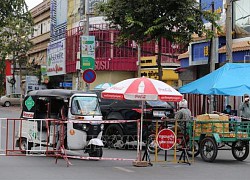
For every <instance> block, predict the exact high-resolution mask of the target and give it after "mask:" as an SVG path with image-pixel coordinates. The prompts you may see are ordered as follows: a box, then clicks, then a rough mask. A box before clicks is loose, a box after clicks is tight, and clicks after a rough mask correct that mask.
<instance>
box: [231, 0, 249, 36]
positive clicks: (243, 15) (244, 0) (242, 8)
mask: <svg viewBox="0 0 250 180" xmlns="http://www.w3.org/2000/svg"><path fill="white" fill-rule="evenodd" d="M234 13H235V25H236V26H237V27H239V28H242V30H243V31H244V30H245V31H247V32H249V34H248V36H250V3H249V0H240V1H235V2H234Z"/></svg>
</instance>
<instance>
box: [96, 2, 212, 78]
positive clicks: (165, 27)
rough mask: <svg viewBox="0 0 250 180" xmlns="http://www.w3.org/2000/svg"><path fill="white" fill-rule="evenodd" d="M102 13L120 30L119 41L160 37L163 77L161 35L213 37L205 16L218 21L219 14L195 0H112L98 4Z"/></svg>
mask: <svg viewBox="0 0 250 180" xmlns="http://www.w3.org/2000/svg"><path fill="white" fill-rule="evenodd" d="M97 9H98V10H99V14H102V15H104V16H106V20H107V21H109V22H110V24H111V26H112V27H114V28H117V29H119V30H120V32H121V34H120V41H122V42H124V41H126V40H128V39H130V40H134V41H136V42H137V43H138V44H141V43H142V42H145V41H150V40H156V41H158V46H159V52H158V60H157V64H158V72H159V80H161V78H162V68H161V41H159V40H160V39H161V38H166V39H168V40H169V41H170V42H173V43H188V42H190V40H191V38H192V35H193V34H194V33H196V34H198V35H199V36H202V35H203V34H204V33H206V35H207V36H208V38H210V37H211V36H213V35H214V33H213V32H212V31H211V30H209V29H206V28H205V26H204V24H203V19H202V18H204V19H206V20H208V21H210V22H211V23H212V24H213V25H214V26H217V25H216V20H217V16H216V15H215V14H213V13H212V12H209V11H202V10H200V7H199V4H198V3H197V2H196V0H167V1H166V0H136V1H135V0H109V1H108V2H107V3H100V4H98V5H97Z"/></svg>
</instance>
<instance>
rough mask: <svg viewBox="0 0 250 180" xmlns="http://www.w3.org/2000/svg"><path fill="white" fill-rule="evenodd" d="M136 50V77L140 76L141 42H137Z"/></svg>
mask: <svg viewBox="0 0 250 180" xmlns="http://www.w3.org/2000/svg"><path fill="white" fill-rule="evenodd" d="M137 51H138V60H137V66H138V69H137V71H138V78H140V77H141V43H139V42H137Z"/></svg>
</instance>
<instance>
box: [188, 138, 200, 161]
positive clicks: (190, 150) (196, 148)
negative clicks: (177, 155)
mask: <svg viewBox="0 0 250 180" xmlns="http://www.w3.org/2000/svg"><path fill="white" fill-rule="evenodd" d="M193 143H194V144H193ZM193 148H194V157H196V156H198V155H199V154H200V150H199V143H198V141H191V142H190V141H188V142H187V155H188V157H193Z"/></svg>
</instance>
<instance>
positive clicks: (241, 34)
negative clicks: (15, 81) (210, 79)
mask: <svg viewBox="0 0 250 180" xmlns="http://www.w3.org/2000/svg"><path fill="white" fill-rule="evenodd" d="M212 2H214V5H215V12H218V13H219V14H220V17H221V18H220V20H219V21H218V23H219V25H221V27H222V32H220V33H218V34H217V36H218V37H216V38H215V39H216V42H215V47H216V48H215V56H214V59H212V61H213V63H214V64H215V69H217V68H219V67H221V66H223V65H224V64H225V63H227V62H229V59H228V58H227V56H226V51H228V52H230V51H231V52H232V62H233V63H238V62H241V63H249V62H250V3H249V0H238V1H229V2H230V3H232V4H231V5H232V14H229V17H232V27H233V28H232V38H233V40H232V44H231V45H232V48H231V49H230V48H227V45H226V42H227V39H226V29H227V28H228V27H226V10H225V8H226V7H229V6H228V4H226V2H227V1H226V0H216V1H215V0H200V3H201V8H202V9H207V10H211V7H212V6H211V3H212ZM209 49H210V41H209V40H206V37H197V36H195V35H194V39H193V42H191V43H190V45H189V50H188V51H187V52H185V53H183V54H181V55H180V56H179V57H178V58H179V60H180V65H181V67H180V68H178V72H179V77H180V81H181V83H180V84H181V85H185V84H187V83H189V82H191V81H194V80H196V79H199V78H201V77H203V76H204V75H206V74H208V73H210V71H211V68H210V61H209V54H210V51H209ZM189 97H190V101H192V102H193V103H191V104H193V105H192V106H191V109H192V110H193V114H194V115H196V114H200V113H202V112H203V113H204V112H208V106H206V108H204V107H205V106H203V105H204V104H206V103H207V102H209V101H207V100H208V99H209V98H208V97H205V98H204V100H202V98H201V97H200V96H197V95H194V96H191V95H190V96H189ZM216 98H217V99H216V100H215V102H216V106H217V111H220V112H222V110H223V108H225V104H227V103H228V102H225V101H224V100H225V99H227V98H224V97H219V96H217V97H216ZM227 101H228V100H227ZM202 102H204V103H202ZM239 102H240V99H235V98H234V99H233V101H232V102H231V105H232V107H233V108H235V109H238V107H239V106H238V104H239ZM194 104H195V107H194ZM202 104H203V105H202ZM202 109H207V110H206V111H204V110H202ZM201 110H202V112H201Z"/></svg>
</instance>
